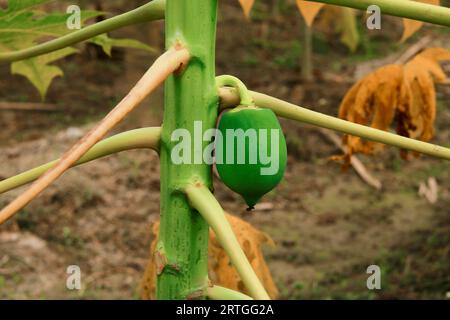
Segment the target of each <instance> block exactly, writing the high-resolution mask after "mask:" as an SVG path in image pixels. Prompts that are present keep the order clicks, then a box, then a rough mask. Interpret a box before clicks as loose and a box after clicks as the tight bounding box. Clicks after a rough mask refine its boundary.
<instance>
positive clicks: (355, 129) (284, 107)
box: [219, 88, 450, 160]
mask: <svg viewBox="0 0 450 320" xmlns="http://www.w3.org/2000/svg"><path fill="white" fill-rule="evenodd" d="M219 93H220V97H221V108H222V109H223V108H228V107H234V106H235V105H236V103H237V101H238V95H237V93H236V92H235V91H233V90H232V89H231V90H228V89H226V88H222V89H221V90H220V91H219ZM250 94H251V95H252V96H253V98H254V99H255V103H256V105H257V106H258V107H262V108H268V109H272V110H273V111H274V112H275V113H276V114H277V115H278V116H280V117H283V118H287V119H292V120H296V121H300V122H305V123H309V124H312V125H315V126H318V127H322V128H327V129H331V130H335V131H339V132H342V133H345V134H351V135H354V136H358V137H361V138H364V139H367V140H371V141H375V142H380V143H384V144H387V145H391V146H394V147H399V148H402V149H405V150H410V151H416V152H419V153H423V154H426V155H429V156H432V157H436V158H441V159H445V160H450V149H449V148H445V147H441V146H438V145H434V144H431V143H427V142H423V141H419V140H414V139H410V138H406V137H402V136H399V135H397V134H393V133H390V132H386V131H383V130H378V129H374V128H371V127H368V126H363V125H360V124H357V123H353V122H350V121H346V120H342V119H339V118H336V117H332V116H328V115H325V114H322V113H320V112H315V111H312V110H309V109H306V108H302V107H299V106H297V105H295V104H292V103H289V102H286V101H283V100H280V99H277V98H274V97H271V96H268V95H265V94H262V93H259V92H255V91H250Z"/></svg>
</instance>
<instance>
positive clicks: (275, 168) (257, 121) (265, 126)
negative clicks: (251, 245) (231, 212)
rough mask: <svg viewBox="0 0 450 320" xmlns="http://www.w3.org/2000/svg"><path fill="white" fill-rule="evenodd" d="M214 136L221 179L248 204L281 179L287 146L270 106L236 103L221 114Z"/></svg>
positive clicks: (250, 204)
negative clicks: (229, 109)
mask: <svg viewBox="0 0 450 320" xmlns="http://www.w3.org/2000/svg"><path fill="white" fill-rule="evenodd" d="M218 132H219V133H218V137H217V136H216V167H217V171H218V172H219V176H220V178H221V179H222V181H223V182H224V183H225V185H227V186H228V187H229V188H230V189H231V190H233V191H235V192H237V193H239V194H240V195H241V196H242V197H243V198H244V200H245V201H246V203H247V204H248V206H249V209H251V208H253V207H254V205H255V204H256V202H258V200H259V199H260V198H261V197H262V196H263V195H264V194H266V193H268V192H269V191H271V190H272V189H273V188H275V186H276V185H277V184H278V183H279V182H280V181H281V179H282V178H283V175H284V170H285V168H286V162H287V147H286V140H285V138H284V135H283V131H282V129H281V127H280V123H279V122H278V119H277V117H276V116H275V114H274V113H273V111H272V110H270V109H262V108H257V107H248V106H246V107H241V106H240V107H237V108H235V109H233V110H231V111H228V112H226V113H224V114H223V116H222V118H221V119H220V121H219V125H218Z"/></svg>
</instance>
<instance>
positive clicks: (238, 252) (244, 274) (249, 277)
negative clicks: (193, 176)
mask: <svg viewBox="0 0 450 320" xmlns="http://www.w3.org/2000/svg"><path fill="white" fill-rule="evenodd" d="M184 192H185V193H186V195H187V197H188V199H189V203H190V204H191V206H192V207H193V208H195V209H197V211H198V212H199V213H200V214H201V215H202V216H203V218H205V220H206V221H207V222H208V224H209V226H210V227H211V228H212V229H213V230H214V232H215V234H216V236H217V239H218V240H219V243H220V244H221V245H222V247H223V248H224V250H225V252H226V253H227V254H228V256H229V257H230V260H231V263H233V265H234V267H235V268H236V270H237V271H238V273H239V275H240V277H241V279H242V281H243V282H244V285H245V286H246V287H247V289H248V291H249V292H250V295H251V296H252V297H253V298H255V299H258V300H269V299H270V298H269V295H268V294H267V292H266V290H265V289H264V286H263V285H262V283H261V281H260V280H259V279H258V276H257V275H256V273H255V271H254V270H253V268H252V265H251V264H250V262H249V261H248V259H247V257H246V256H245V253H244V251H242V248H241V246H240V244H239V241H238V240H237V238H236V235H235V234H234V232H233V229H232V228H231V225H230V223H229V222H228V220H227V218H226V216H225V212H224V211H223V209H222V207H221V206H220V204H219V202H217V200H216V198H215V197H214V195H213V194H212V193H211V191H210V190H209V189H208V188H207V187H206V186H205V185H203V184H202V183H201V182H195V183H191V184H189V185H188V186H187V187H186V188H185V189H184Z"/></svg>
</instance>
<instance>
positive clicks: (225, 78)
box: [216, 75, 255, 106]
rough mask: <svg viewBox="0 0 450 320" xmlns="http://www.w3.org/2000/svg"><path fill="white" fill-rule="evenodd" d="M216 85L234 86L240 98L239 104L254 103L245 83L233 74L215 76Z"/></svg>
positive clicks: (249, 104)
mask: <svg viewBox="0 0 450 320" xmlns="http://www.w3.org/2000/svg"><path fill="white" fill-rule="evenodd" d="M216 85H217V87H218V88H220V87H223V86H230V87H233V88H235V89H236V90H237V91H238V94H239V97H240V99H241V102H240V104H241V105H243V106H252V105H254V104H255V103H254V101H253V98H252V96H251V95H250V93H249V91H248V89H247V87H246V86H245V84H244V83H243V82H242V81H241V80H239V79H238V78H236V77H234V76H230V75H221V76H217V77H216Z"/></svg>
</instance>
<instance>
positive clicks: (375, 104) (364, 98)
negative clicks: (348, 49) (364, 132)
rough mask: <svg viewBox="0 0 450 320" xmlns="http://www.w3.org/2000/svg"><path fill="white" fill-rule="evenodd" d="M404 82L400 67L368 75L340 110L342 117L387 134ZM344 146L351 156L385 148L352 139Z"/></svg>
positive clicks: (389, 67)
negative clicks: (385, 131)
mask: <svg viewBox="0 0 450 320" xmlns="http://www.w3.org/2000/svg"><path fill="white" fill-rule="evenodd" d="M402 79H403V68H402V66H401V65H397V64H391V65H387V66H384V67H382V68H380V69H378V70H376V71H375V72H373V73H371V74H369V75H367V76H366V77H365V78H363V79H361V80H360V81H358V82H357V83H356V84H355V85H354V86H353V87H352V88H351V89H350V90H349V91H348V92H347V94H346V95H345V97H344V99H343V101H342V103H341V106H340V109H339V117H340V118H341V119H346V120H348V121H351V122H355V123H359V124H363V125H370V126H371V127H373V128H376V129H380V130H388V129H389V126H390V125H391V123H392V121H393V119H394V115H395V111H396V106H397V103H398V97H399V94H400V90H401V88H402ZM343 143H344V145H345V146H346V147H347V152H348V155H351V154H353V153H358V152H360V153H366V154H370V153H373V152H375V151H378V150H380V149H381V148H382V146H383V145H382V144H379V143H375V142H371V141H363V140H362V139H361V138H359V137H355V136H349V135H346V136H344V140H343Z"/></svg>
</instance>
